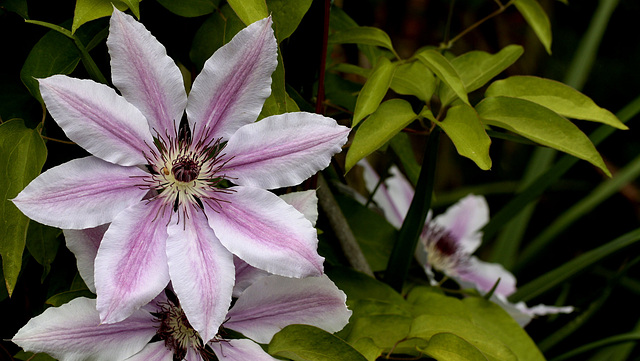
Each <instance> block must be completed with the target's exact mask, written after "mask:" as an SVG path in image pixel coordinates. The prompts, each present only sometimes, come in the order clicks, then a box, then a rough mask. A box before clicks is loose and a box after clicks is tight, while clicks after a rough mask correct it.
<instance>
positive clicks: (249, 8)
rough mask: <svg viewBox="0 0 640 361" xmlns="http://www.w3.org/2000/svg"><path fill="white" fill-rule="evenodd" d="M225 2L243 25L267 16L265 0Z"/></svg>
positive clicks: (232, 0)
mask: <svg viewBox="0 0 640 361" xmlns="http://www.w3.org/2000/svg"><path fill="white" fill-rule="evenodd" d="M227 2H228V3H229V5H231V7H232V8H233V11H235V12H236V14H238V17H239V18H240V20H242V22H243V23H244V24H245V25H249V24H251V23H254V22H256V21H258V20H261V19H264V18H266V17H268V16H269V10H268V9H267V3H266V2H265V0H229V1H227Z"/></svg>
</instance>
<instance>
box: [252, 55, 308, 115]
mask: <svg viewBox="0 0 640 361" xmlns="http://www.w3.org/2000/svg"><path fill="white" fill-rule="evenodd" d="M271 79H272V82H271V95H270V96H269V97H268V98H267V100H266V101H265V102H264V105H263V106H262V111H261V112H260V116H259V117H258V119H262V118H264V117H267V116H270V115H277V114H283V113H289V112H297V111H300V108H298V105H297V104H296V102H295V101H294V100H293V99H291V97H290V96H289V94H287V90H286V84H285V79H284V62H283V61H282V54H281V53H280V51H278V65H277V67H276V70H275V71H274V72H273V74H272V75H271Z"/></svg>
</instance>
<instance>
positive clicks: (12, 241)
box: [0, 120, 47, 295]
mask: <svg viewBox="0 0 640 361" xmlns="http://www.w3.org/2000/svg"><path fill="white" fill-rule="evenodd" d="M46 157H47V148H46V146H45V144H44V141H43V140H42V137H40V134H38V132H37V131H35V130H33V129H29V128H26V127H25V126H24V123H23V122H22V120H10V121H8V122H5V123H2V124H0V234H1V235H2V242H0V255H1V256H2V269H3V272H4V278H5V283H6V286H7V291H8V292H9V295H11V293H12V292H13V288H14V286H15V285H16V282H17V280H18V273H19V272H20V267H21V265H22V252H23V251H24V247H25V243H26V236H27V227H28V225H29V218H27V217H26V216H25V215H23V214H22V212H20V210H18V208H16V206H15V205H13V203H12V202H11V201H10V199H13V198H15V197H16V196H17V195H18V193H19V192H20V191H22V189H24V187H25V186H26V185H27V184H28V183H29V182H31V180H33V179H34V178H35V177H36V176H37V175H38V174H40V171H41V170H42V166H43V165H44V161H45V159H46Z"/></svg>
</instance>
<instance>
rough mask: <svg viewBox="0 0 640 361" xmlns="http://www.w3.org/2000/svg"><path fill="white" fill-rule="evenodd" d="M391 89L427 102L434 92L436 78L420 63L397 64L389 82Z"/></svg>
mask: <svg viewBox="0 0 640 361" xmlns="http://www.w3.org/2000/svg"><path fill="white" fill-rule="evenodd" d="M391 89H392V90H393V91H394V92H396V93H398V94H403V95H414V96H416V97H417V98H418V99H420V100H422V101H424V102H428V101H429V100H431V96H432V95H433V93H434V92H435V90H436V78H435V77H434V76H433V73H432V72H431V70H429V68H427V67H426V66H425V65H424V64H423V63H422V62H419V61H413V62H410V63H404V64H399V65H397V66H396V71H395V73H394V74H393V79H392V80H391Z"/></svg>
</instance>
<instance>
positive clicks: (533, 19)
mask: <svg viewBox="0 0 640 361" xmlns="http://www.w3.org/2000/svg"><path fill="white" fill-rule="evenodd" d="M513 5H515V6H516V8H517V9H518V11H519V12H520V14H522V17H524V19H525V20H526V21H527V23H528V24H529V26H531V28H532V29H533V32H534V33H535V34H536V36H537V37H538V39H540V42H541V43H542V45H543V46H544V48H545V50H546V51H547V53H549V54H551V22H550V21H549V17H548V16H547V13H545V12H544V9H543V8H542V6H540V4H539V3H538V1H536V0H515V2H514V3H513Z"/></svg>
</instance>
